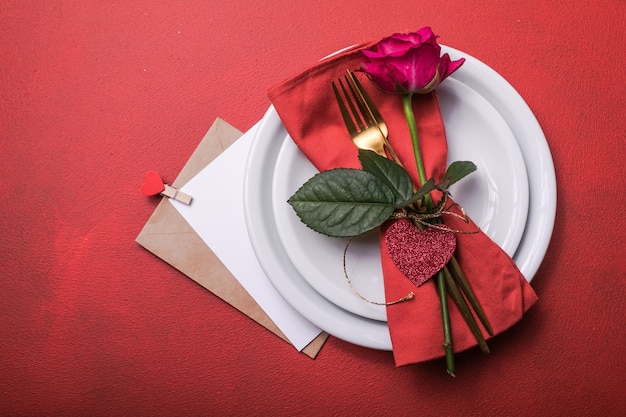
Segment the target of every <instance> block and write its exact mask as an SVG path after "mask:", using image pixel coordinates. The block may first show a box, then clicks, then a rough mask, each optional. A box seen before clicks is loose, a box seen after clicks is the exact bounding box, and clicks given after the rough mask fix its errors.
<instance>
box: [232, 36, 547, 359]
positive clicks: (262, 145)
mask: <svg viewBox="0 0 626 417" xmlns="http://www.w3.org/2000/svg"><path fill="white" fill-rule="evenodd" d="M442 49H443V51H444V52H447V53H449V54H450V56H451V58H452V59H453V60H454V59H458V58H460V57H464V58H465V59H466V61H465V63H464V64H463V67H462V68H461V69H460V70H458V71H457V72H455V73H454V74H453V75H452V76H451V77H452V78H451V79H456V80H458V81H460V82H462V83H464V84H466V85H467V86H468V87H470V88H472V89H473V90H474V91H476V92H477V93H478V94H480V95H481V96H482V97H484V98H485V99H486V100H487V101H488V102H489V103H490V104H491V105H492V106H493V107H494V108H495V109H497V110H498V112H499V113H500V115H501V116H502V117H503V118H504V120H505V121H506V123H507V124H508V125H509V128H510V129H511V131H512V132H513V134H514V135H515V138H516V140H517V143H518V145H519V147H520V149H521V152H522V155H523V157H524V162H525V164H526V169H527V173H528V182H529V186H530V189H529V190H530V199H529V211H528V218H527V221H526V228H525V230H524V234H523V236H522V240H521V242H520V245H519V247H518V249H517V251H516V252H515V255H514V256H513V260H514V261H515V263H516V264H517V266H518V267H519V268H520V271H521V272H522V274H524V276H525V277H526V279H527V280H528V281H530V280H531V279H532V278H533V276H534V275H535V273H536V272H537V269H538V268H539V265H540V264H541V262H542V260H543V257H544V256H545V253H546V250H547V248H548V244H549V242H550V237H551V235H552V230H553V227H554V218H555V214H556V178H555V175H554V165H553V162H552V156H551V154H550V149H549V148H548V144H547V142H546V138H545V136H544V134H543V131H542V130H541V127H540V126H539V123H538V122H537V120H536V118H535V116H534V115H533V113H532V111H531V110H530V108H529V107H528V105H527V104H526V103H525V102H524V100H523V99H522V97H521V96H520V95H519V94H518V93H517V91H515V89H514V88H513V87H512V86H511V85H510V84H509V83H508V82H507V81H506V80H505V79H504V78H502V77H501V76H500V75H499V74H498V73H497V72H495V71H494V70H493V69H491V68H489V67H488V66H487V65H485V64H483V63H482V62H480V61H478V60H477V59H475V58H473V57H471V56H469V55H467V54H463V53H461V52H459V51H457V50H455V49H453V48H449V47H445V46H442ZM286 135H287V132H286V131H285V128H284V126H283V125H282V123H281V122H280V118H279V117H278V114H277V113H276V110H275V109H274V108H273V107H271V106H270V108H269V109H268V111H267V113H266V114H265V116H264V118H263V120H262V121H261V124H260V125H259V128H258V131H257V134H256V136H255V138H254V142H253V144H252V147H251V149H250V153H249V155H248V161H247V167H246V172H245V181H244V190H243V191H244V210H245V216H246V225H247V227H248V234H249V236H250V240H251V242H252V245H253V247H254V250H255V253H256V255H257V258H258V259H259V262H260V263H261V266H262V267H263V270H264V271H265V273H266V274H267V275H268V277H269V279H270V280H271V281H272V283H273V284H274V286H275V287H276V289H277V290H278V292H279V293H280V294H281V295H282V296H283V297H284V298H285V299H286V300H287V301H288V302H289V304H291V305H292V307H293V308H294V309H295V310H297V311H298V312H299V313H300V314H302V315H303V316H304V317H306V318H307V319H309V320H310V321H311V322H312V323H314V324H315V325H317V326H318V327H320V328H321V329H323V330H325V331H326V332H328V333H329V334H331V335H334V336H335V337H338V338H340V339H343V340H345V341H348V342H350V343H354V344H357V345H360V346H365V347H369V348H373V349H383V350H391V338H390V336H389V328H388V326H387V323H386V322H384V321H380V320H372V319H368V318H365V317H362V316H359V315H356V314H353V313H350V312H349V311H347V310H345V309H343V308H341V307H339V306H337V305H336V304H334V303H332V302H331V301H329V300H328V299H327V298H325V297H324V296H322V295H321V294H320V293H319V292H317V291H316V290H315V289H314V288H313V287H311V286H310V285H309V284H308V283H307V281H306V280H305V279H304V278H303V277H302V276H301V275H300V273H299V272H298V270H297V269H296V268H295V267H294V265H293V263H292V262H291V260H290V258H289V256H288V255H287V253H286V252H285V249H284V247H283V245H282V243H281V241H280V238H279V236H278V230H277V227H276V223H275V221H274V213H273V199H272V198H271V192H272V183H273V175H274V167H275V164H276V161H277V158H278V154H279V152H280V149H281V147H282V144H283V141H284V138H285V137H286Z"/></svg>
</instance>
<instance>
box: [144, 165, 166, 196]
mask: <svg viewBox="0 0 626 417" xmlns="http://www.w3.org/2000/svg"><path fill="white" fill-rule="evenodd" d="M164 189H165V184H163V180H162V179H161V176H160V175H159V173H158V172H156V171H148V172H146V179H145V181H144V182H143V184H142V186H141V192H142V193H143V194H145V195H147V196H151V195H157V194H158V193H160V192H161V191H163V190H164Z"/></svg>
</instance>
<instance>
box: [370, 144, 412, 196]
mask: <svg viewBox="0 0 626 417" xmlns="http://www.w3.org/2000/svg"><path fill="white" fill-rule="evenodd" d="M359 161H361V166H362V167H363V171H366V172H369V173H370V174H372V175H374V176H375V177H377V178H378V179H379V180H381V181H382V182H384V183H385V184H387V187H389V189H390V190H391V191H392V192H393V194H394V196H395V197H396V201H395V204H396V205H397V204H400V203H402V202H403V201H406V200H408V199H409V198H411V195H412V194H413V181H411V177H409V174H408V173H407V172H406V171H405V170H404V168H402V167H401V166H400V165H398V164H397V163H395V162H393V161H391V160H389V159H387V158H385V157H383V156H380V155H378V154H377V153H375V152H372V151H366V150H362V149H361V150H359Z"/></svg>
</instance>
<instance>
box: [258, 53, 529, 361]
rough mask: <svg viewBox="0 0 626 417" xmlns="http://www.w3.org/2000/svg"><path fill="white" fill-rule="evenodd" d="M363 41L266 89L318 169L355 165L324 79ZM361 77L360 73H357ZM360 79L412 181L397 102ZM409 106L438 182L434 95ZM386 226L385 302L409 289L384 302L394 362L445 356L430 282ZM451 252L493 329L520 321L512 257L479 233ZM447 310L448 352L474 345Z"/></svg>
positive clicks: (442, 143) (443, 155)
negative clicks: (395, 255)
mask: <svg viewBox="0 0 626 417" xmlns="http://www.w3.org/2000/svg"><path fill="white" fill-rule="evenodd" d="M369 45H370V44H364V45H360V46H358V47H355V48H352V49H350V50H348V51H345V52H343V53H340V54H338V55H335V56H333V57H331V58H329V59H326V60H324V61H322V62H320V63H318V64H317V65H315V66H313V67H311V68H309V69H307V70H305V71H304V72H302V73H300V74H298V75H296V76H295V77H293V78H290V79H288V80H286V81H284V82H282V83H280V84H279V85H277V86H274V87H272V88H270V90H269V92H268V96H269V98H270V100H271V102H272V103H273V105H274V107H275V108H276V111H277V112H278V114H279V116H280V118H281V120H282V122H283V124H284V125H285V127H286V129H287V131H288V132H289V134H290V135H291V137H292V138H293V140H294V142H295V143H296V144H297V145H298V147H299V148H300V149H301V150H302V151H303V152H304V153H305V155H307V157H308V158H309V159H310V160H311V162H312V163H313V164H314V165H315V166H316V167H317V168H318V169H319V170H320V171H323V170H328V169H331V168H336V167H346V168H360V163H359V161H358V158H357V149H356V147H355V146H354V144H353V143H352V140H351V139H350V136H349V135H348V132H347V130H346V127H345V125H344V123H343V119H342V117H341V113H340V112H339V108H338V107H337V104H336V102H335V97H334V93H333V91H332V88H331V85H330V82H331V80H335V79H337V78H339V77H341V76H343V75H345V73H346V70H347V69H351V70H355V69H358V68H359V67H360V65H361V61H360V56H359V52H358V50H359V49H360V48H365V47H367V46H369ZM357 75H358V73H357ZM361 77H362V78H365V77H364V76H363V75H362V74H361ZM444 82H445V81H444ZM362 84H363V85H364V87H365V88H366V89H367V90H368V93H369V94H370V96H371V97H372V99H373V101H374V102H375V103H376V105H377V107H378V108H379V111H380V113H381V114H382V115H383V118H384V119H385V122H386V123H387V126H388V128H389V141H390V143H391V146H392V147H393V148H394V150H395V151H396V153H397V154H398V156H399V158H400V160H401V162H402V163H403V165H404V166H405V167H406V168H407V170H408V171H409V174H410V175H411V176H412V178H413V179H414V181H415V180H416V179H417V170H416V168H415V161H414V158H413V150H412V147H411V139H410V134H409V131H408V127H407V124H406V120H405V119H404V114H403V111H402V100H401V99H400V97H399V96H394V95H391V94H386V93H382V92H380V91H379V90H377V89H376V88H374V87H373V86H372V85H371V83H370V82H369V81H367V80H366V79H362ZM413 107H414V111H415V114H416V119H417V124H418V133H419V140H420V146H421V149H422V154H423V159H424V165H425V170H426V174H427V177H428V178H431V177H433V178H435V179H436V180H437V179H441V178H442V176H443V174H444V173H445V169H446V164H447V142H446V136H445V130H444V126H443V121H442V119H441V113H440V110H439V102H438V99H437V95H436V94H434V93H432V94H428V95H421V96H417V95H416V96H414V106H413ZM446 217H450V218H449V219H446V223H447V224H448V225H449V226H450V227H451V228H453V229H461V230H470V229H468V225H466V224H463V223H459V222H461V221H460V220H456V219H454V218H453V217H452V216H446ZM472 226H473V225H472ZM385 227H386V226H383V227H382V228H381V229H382V230H381V239H380V246H381V257H382V266H383V275H384V283H385V297H386V299H387V300H388V301H391V300H395V299H398V298H401V297H403V296H405V295H406V294H408V293H410V292H411V291H412V292H414V293H415V298H414V299H413V300H410V301H405V302H402V303H399V304H395V305H391V306H388V307H387V321H388V324H389V331H390V334H391V341H392V346H393V353H394V358H395V363H396V366H402V365H407V364H410V363H417V362H421V361H425V360H429V359H433V358H436V357H440V356H443V355H444V352H443V348H442V343H443V330H442V321H441V310H440V303H439V298H438V295H437V293H436V289H435V285H434V282H433V280H430V281H428V282H427V283H425V284H424V285H422V286H420V287H416V286H415V285H413V284H412V283H411V282H410V281H409V280H408V279H407V278H406V277H405V276H404V275H403V274H402V273H401V272H400V271H399V270H398V269H397V268H396V266H395V264H394V263H393V261H392V260H391V259H390V258H389V255H388V253H387V248H386V246H385V239H384V238H383V237H384V230H385ZM470 227H471V226H470ZM456 257H457V260H458V261H459V262H460V264H461V266H462V268H463V270H464V272H465V274H466V276H467V277H468V280H469V281H470V283H471V285H472V287H473V289H474V291H475V293H476V296H477V297H478V299H479V300H480V302H481V304H482V306H483V309H484V311H485V314H486V315H487V318H488V319H489V321H490V323H491V326H492V328H493V331H494V333H495V334H498V333H500V332H502V331H504V330H506V329H508V328H509V327H511V326H512V325H513V324H515V323H516V322H517V321H519V320H520V319H521V318H522V315H523V313H524V312H525V311H526V310H527V309H528V308H530V306H532V305H533V304H534V303H535V301H536V300H537V296H536V295H535V293H534V291H533V290H532V288H531V287H530V286H529V285H528V283H527V282H526V280H525V279H524V277H523V276H522V274H521V273H520V272H519V270H518V269H517V267H516V265H515V263H514V262H513V260H512V259H511V258H510V257H509V256H508V255H507V254H506V253H505V252H503V251H502V250H501V249H500V247H499V246H498V245H496V244H495V243H494V242H493V241H491V239H490V238H489V237H488V236H487V235H485V234H484V233H482V232H480V233H477V234H457V249H456ZM449 308H450V316H451V326H452V335H453V345H454V350H455V351H461V350H464V349H467V348H470V347H472V346H475V345H476V341H475V339H474V337H473V336H472V334H471V332H470V330H469V328H468V327H467V325H466V324H465V321H464V320H463V318H462V316H461V315H460V313H459V311H458V310H457V308H456V306H454V304H453V303H452V301H451V300H450V302H449ZM484 335H485V338H487V337H488V335H487V334H486V333H484Z"/></svg>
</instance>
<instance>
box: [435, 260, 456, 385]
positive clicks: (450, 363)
mask: <svg viewBox="0 0 626 417" xmlns="http://www.w3.org/2000/svg"><path fill="white" fill-rule="evenodd" d="M437 290H438V293H439V299H440V300H441V302H440V305H441V318H442V319H443V350H444V352H445V353H446V369H447V370H448V374H450V375H451V376H456V369H455V367H454V349H453V348H452V331H451V329H450V312H449V311H448V298H447V294H446V278H445V276H444V273H443V271H439V272H438V273H437Z"/></svg>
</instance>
